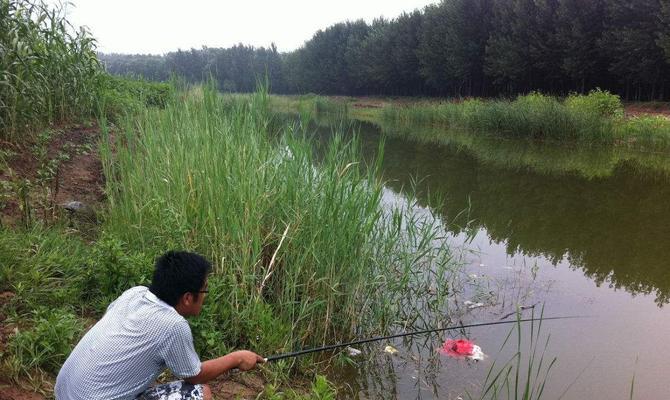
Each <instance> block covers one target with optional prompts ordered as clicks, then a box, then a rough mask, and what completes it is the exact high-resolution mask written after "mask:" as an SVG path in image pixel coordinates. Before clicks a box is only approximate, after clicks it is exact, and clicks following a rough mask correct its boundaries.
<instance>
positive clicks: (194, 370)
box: [160, 320, 201, 378]
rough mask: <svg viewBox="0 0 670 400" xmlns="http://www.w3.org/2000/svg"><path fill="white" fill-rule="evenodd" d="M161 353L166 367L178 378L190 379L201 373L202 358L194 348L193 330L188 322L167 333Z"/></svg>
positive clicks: (177, 325)
mask: <svg viewBox="0 0 670 400" xmlns="http://www.w3.org/2000/svg"><path fill="white" fill-rule="evenodd" d="M160 353H161V354H160V355H161V357H162V358H163V360H164V362H165V365H166V366H167V367H168V368H169V369H170V371H172V373H173V374H174V375H175V376H177V377H178V378H190V377H193V376H196V375H198V374H199V373H200V368H201V365H200V357H198V354H197V353H196V352H195V348H194V347H193V336H192V335H191V328H190V327H189V325H188V322H186V320H183V321H180V322H179V323H177V324H175V325H174V327H173V328H172V329H171V330H170V331H169V332H166V337H165V341H164V343H163V346H162V348H161V352H160Z"/></svg>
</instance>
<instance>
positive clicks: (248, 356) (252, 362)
mask: <svg viewBox="0 0 670 400" xmlns="http://www.w3.org/2000/svg"><path fill="white" fill-rule="evenodd" d="M232 354H235V355H236V356H237V357H238V359H239V362H238V364H237V368H239V370H240V371H249V370H250V369H254V368H255V367H256V364H258V363H264V362H265V359H264V358H263V357H261V356H259V355H258V354H256V353H254V352H253V351H249V350H239V351H235V352H233V353H232Z"/></svg>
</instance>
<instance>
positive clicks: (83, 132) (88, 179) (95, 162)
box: [0, 124, 105, 225]
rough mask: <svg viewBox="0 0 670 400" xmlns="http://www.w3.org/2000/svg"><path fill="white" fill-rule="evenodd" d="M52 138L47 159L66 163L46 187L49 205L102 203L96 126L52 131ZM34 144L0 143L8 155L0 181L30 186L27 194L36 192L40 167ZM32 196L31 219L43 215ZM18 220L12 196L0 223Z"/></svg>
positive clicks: (94, 205) (35, 143) (34, 140)
mask: <svg viewBox="0 0 670 400" xmlns="http://www.w3.org/2000/svg"><path fill="white" fill-rule="evenodd" d="M52 131H53V134H52V135H51V138H50V140H49V143H48V145H47V149H48V150H47V159H48V160H52V159H55V158H56V157H58V156H59V154H66V155H67V156H68V159H67V160H64V161H63V162H61V163H60V164H59V166H58V169H57V171H56V173H55V175H56V176H55V178H54V179H53V182H51V183H50V184H49V186H50V188H49V189H50V190H51V202H52V203H53V204H54V205H59V204H63V203H65V202H69V201H80V202H82V203H84V204H87V205H88V206H91V207H93V208H95V207H97V206H99V205H100V203H102V202H103V201H104V199H105V194H104V189H103V188H104V184H105V179H104V176H103V173H102V163H101V162H100V156H99V154H98V140H99V139H100V129H99V127H98V126H97V125H96V124H89V125H70V126H65V127H60V128H54V129H52ZM36 146H37V140H36V139H31V140H29V141H26V142H24V143H9V142H0V150H2V151H3V152H4V153H6V154H9V156H8V157H6V160H5V163H6V165H4V167H3V166H2V165H0V168H2V169H1V170H0V181H5V182H9V183H10V187H11V185H12V183H16V182H20V181H22V180H28V181H30V182H31V184H32V186H33V187H32V188H31V191H32V192H36V191H37V190H39V188H37V187H35V186H36V185H35V182H36V181H37V180H38V173H39V169H40V168H41V167H43V166H42V165H41V162H40V160H38V158H37V157H36V155H35V147H36ZM35 196H37V195H36V194H35V193H31V200H33V201H31V207H32V211H33V213H34V214H35V215H41V214H43V211H44V210H43V208H44V207H41V208H40V206H39V205H38V204H36V202H35V201H34V198H35ZM20 216H21V210H20V206H19V198H18V197H17V195H16V193H12V195H11V197H10V198H9V199H8V200H7V202H6V204H5V205H4V207H3V208H2V209H1V210H0V218H2V221H3V223H9V224H10V225H13V224H15V223H16V222H17V221H18V220H19V219H20Z"/></svg>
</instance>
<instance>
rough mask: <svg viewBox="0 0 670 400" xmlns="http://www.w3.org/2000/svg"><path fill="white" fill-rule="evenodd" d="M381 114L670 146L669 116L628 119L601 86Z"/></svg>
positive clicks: (487, 129)
mask: <svg viewBox="0 0 670 400" xmlns="http://www.w3.org/2000/svg"><path fill="white" fill-rule="evenodd" d="M380 118H381V119H382V120H384V121H393V122H396V123H400V124H403V123H404V124H415V123H424V124H441V125H444V126H446V127H448V128H458V129H465V130H468V131H472V132H475V133H477V132H481V133H492V134H498V135H503V136H512V137H522V138H546V139H556V140H580V141H591V142H612V143H613V142H617V141H624V142H634V141H641V142H644V143H649V144H660V145H667V144H668V143H669V142H670V120H668V119H666V118H664V117H661V116H637V117H632V118H625V117H624V112H623V106H622V104H621V101H620V100H619V98H618V96H615V95H612V94H609V93H607V92H603V91H599V90H598V91H593V92H591V93H589V94H588V95H572V96H569V97H567V98H566V99H564V100H561V99H558V98H555V97H550V96H545V95H542V94H539V93H531V94H529V95H525V96H519V97H517V98H516V99H515V100H512V101H508V100H479V99H468V100H465V101H462V102H449V103H441V104H435V105H413V106H407V107H393V106H390V107H389V106H387V107H384V108H383V109H382V110H381V113H380Z"/></svg>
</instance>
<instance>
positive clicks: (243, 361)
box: [184, 350, 265, 384]
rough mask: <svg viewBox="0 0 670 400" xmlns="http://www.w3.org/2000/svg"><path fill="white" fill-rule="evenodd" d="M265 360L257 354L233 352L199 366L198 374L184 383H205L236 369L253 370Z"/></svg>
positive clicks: (186, 379) (244, 351) (242, 351)
mask: <svg viewBox="0 0 670 400" xmlns="http://www.w3.org/2000/svg"><path fill="white" fill-rule="evenodd" d="M263 362H265V359H264V358H263V357H261V356H259V355H258V354H256V353H254V352H251V351H248V350H240V351H234V352H232V353H230V354H226V355H225V356H222V357H219V358H215V359H213V360H208V361H205V362H203V363H202V364H201V366H200V373H199V374H198V375H196V376H192V377H190V378H184V381H186V382H187V383H190V384H198V383H207V382H209V381H211V380H212V379H214V378H216V377H217V376H219V375H221V374H223V373H226V372H228V371H230V370H231V369H235V368H238V369H240V370H241V371H248V370H250V369H253V368H254V367H255V366H256V364H257V363H263Z"/></svg>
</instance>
